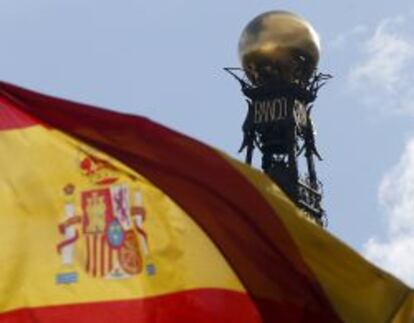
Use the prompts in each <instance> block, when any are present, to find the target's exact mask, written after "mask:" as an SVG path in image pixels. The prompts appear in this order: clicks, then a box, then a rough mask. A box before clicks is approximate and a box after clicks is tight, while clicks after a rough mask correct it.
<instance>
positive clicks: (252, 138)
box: [225, 11, 330, 226]
mask: <svg viewBox="0 0 414 323" xmlns="http://www.w3.org/2000/svg"><path fill="white" fill-rule="evenodd" d="M239 52H240V58H241V61H242V65H243V68H225V70H226V71H227V72H229V73H230V74H231V75H232V76H234V77H235V78H236V79H237V80H238V81H239V82H240V84H241V89H242V92H243V94H244V95H245V96H246V101H247V104H248V113H247V116H246V119H245V122H244V124H243V127H242V129H243V133H244V138H243V142H242V145H241V148H240V152H241V151H243V150H246V163H248V164H251V163H252V159H253V152H254V149H255V148H257V149H259V150H260V152H261V154H262V165H261V166H262V169H263V171H264V172H265V173H266V174H267V175H268V176H269V177H270V178H271V179H272V180H273V181H275V182H276V183H277V184H278V185H279V186H280V187H281V188H282V189H283V190H284V192H285V193H286V194H287V195H288V196H289V197H290V198H291V199H292V200H293V201H294V202H295V203H296V204H297V205H298V206H299V207H300V208H302V209H303V210H304V211H305V213H306V214H307V215H309V217H311V218H312V219H313V220H314V221H315V222H317V223H318V224H320V225H323V226H324V225H326V215H325V211H324V209H323V208H322V205H321V200H322V184H321V182H320V181H319V180H318V178H317V173H316V169H315V158H316V159H318V160H322V158H321V156H320V154H319V152H318V150H317V148H316V144H315V130H314V125H313V122H312V118H311V112H312V108H313V103H314V101H315V99H316V97H317V94H318V91H319V89H320V88H321V87H322V86H323V85H324V84H325V82H326V80H328V79H329V78H330V75H326V74H322V73H318V72H317V71H316V66H317V62H318V59H319V39H318V36H317V34H316V32H314V30H313V28H312V27H311V26H310V25H309V24H308V23H307V22H306V21H304V20H303V19H302V18H300V17H298V16H296V15H294V14H291V13H288V12H283V11H273V12H268V13H265V14H262V15H260V16H258V17H257V18H255V19H254V20H253V21H252V22H250V24H249V25H248V26H247V27H246V29H245V30H244V32H243V34H242V37H241V40H240V45H239Z"/></svg>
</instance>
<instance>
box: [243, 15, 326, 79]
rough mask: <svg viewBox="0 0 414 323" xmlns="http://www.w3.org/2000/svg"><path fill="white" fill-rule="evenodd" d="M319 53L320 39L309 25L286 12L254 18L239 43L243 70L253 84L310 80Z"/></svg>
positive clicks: (300, 18)
mask: <svg viewBox="0 0 414 323" xmlns="http://www.w3.org/2000/svg"><path fill="white" fill-rule="evenodd" d="M319 53H320V41H319V36H318V34H317V33H316V31H315V30H314V29H313V27H312V26H311V25H310V23H308V22H307V21H306V20H304V19H303V18H302V17H300V16H298V15H296V14H293V13H290V12H287V11H270V12H266V13H263V14H261V15H260V16H258V17H256V18H254V19H253V20H252V21H251V22H250V23H249V24H248V25H247V26H246V28H245V29H244V31H243V33H242V35H241V37H240V42H239V57H240V61H241V64H242V67H243V69H244V70H245V72H246V75H247V77H248V78H249V79H250V81H251V82H253V83H254V84H259V83H266V82H268V81H270V80H278V81H287V82H300V81H303V80H307V79H309V78H310V77H311V75H312V73H313V72H314V70H315V69H316V67H317V64H318V61H319Z"/></svg>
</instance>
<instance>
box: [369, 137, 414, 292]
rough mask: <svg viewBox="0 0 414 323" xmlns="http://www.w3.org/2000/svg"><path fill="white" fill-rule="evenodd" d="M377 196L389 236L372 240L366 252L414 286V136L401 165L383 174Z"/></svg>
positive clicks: (370, 258)
mask: <svg viewBox="0 0 414 323" xmlns="http://www.w3.org/2000/svg"><path fill="white" fill-rule="evenodd" d="M378 196H379V200H380V203H381V205H382V206H383V207H384V209H385V213H386V215H387V222H388V227H389V230H388V233H387V235H388V236H387V239H386V240H384V241H380V240H378V239H377V238H375V237H373V238H371V239H369V241H368V242H367V243H366V245H365V246H364V253H365V255H366V257H367V258H368V259H369V260H371V261H373V262H374V263H376V264H378V265H379V266H380V267H383V268H385V269H386V270H388V271H390V272H392V273H394V274H395V275H397V276H398V277H400V278H402V279H403V280H405V281H406V282H407V283H409V284H411V285H414V138H412V139H411V140H410V141H409V142H408V143H407V145H406V148H405V151H404V153H403V155H402V157H401V159H400V161H399V162H398V164H397V165H396V166H395V167H394V168H393V169H392V170H391V171H389V172H388V173H387V174H386V175H385V176H384V177H383V179H382V181H381V185H380V188H379V194H378Z"/></svg>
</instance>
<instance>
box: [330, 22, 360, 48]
mask: <svg viewBox="0 0 414 323" xmlns="http://www.w3.org/2000/svg"><path fill="white" fill-rule="evenodd" d="M366 31H367V27H366V26H364V25H356V26H355V27H354V28H352V29H351V30H349V31H348V32H344V33H341V34H338V35H337V36H336V37H335V38H334V39H333V40H332V41H330V42H329V43H328V44H327V45H328V46H329V47H330V48H332V49H335V50H336V49H342V48H344V47H345V46H346V45H347V44H349V43H350V42H351V41H352V40H353V38H355V37H356V36H359V35H362V34H364V33H365V32H366Z"/></svg>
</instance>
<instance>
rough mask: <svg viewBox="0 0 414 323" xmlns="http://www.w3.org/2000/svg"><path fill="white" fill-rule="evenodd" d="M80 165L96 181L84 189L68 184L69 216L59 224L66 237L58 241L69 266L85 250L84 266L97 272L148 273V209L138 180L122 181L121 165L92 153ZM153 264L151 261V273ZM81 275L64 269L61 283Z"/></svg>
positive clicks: (120, 276) (92, 273)
mask: <svg viewBox="0 0 414 323" xmlns="http://www.w3.org/2000/svg"><path fill="white" fill-rule="evenodd" d="M80 169H81V171H82V174H83V175H84V176H85V177H86V178H87V179H88V182H89V183H90V186H88V187H87V188H84V189H81V190H80V191H79V192H78V190H77V188H76V187H75V185H74V184H67V185H66V186H65V187H64V189H63V191H64V195H65V206H64V215H65V216H64V220H63V221H62V222H61V223H60V224H59V226H58V227H59V232H60V234H61V235H62V237H63V239H62V240H61V241H60V242H59V243H58V245H57V251H58V253H59V255H60V257H61V263H62V265H64V266H65V268H70V267H71V266H73V264H74V259H75V254H76V253H77V252H78V250H83V254H84V257H81V258H82V259H83V264H82V265H83V268H84V270H85V272H86V273H87V274H89V275H90V276H92V277H100V278H106V279H124V278H129V277H132V276H135V275H138V274H140V273H141V272H142V270H143V267H144V265H143V264H144V259H143V257H145V256H148V255H149V248H148V239H147V234H146V232H145V231H144V228H143V224H144V221H145V216H146V214H145V209H144V207H143V204H142V194H141V191H140V190H139V188H138V187H136V185H134V184H135V183H134V182H133V181H121V180H119V177H118V174H117V172H116V169H115V168H114V167H113V166H112V165H111V164H110V163H108V162H107V161H106V160H104V159H101V158H98V157H96V156H94V155H92V154H87V155H85V156H83V157H82V158H81V161H80ZM154 270H155V268H154V267H153V265H151V264H148V265H147V272H148V274H149V275H152V274H154ZM77 277H78V274H77V273H76V272H73V271H72V272H69V273H67V272H66V273H63V274H58V276H57V279H56V281H57V283H61V284H68V283H74V282H76V281H77Z"/></svg>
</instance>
